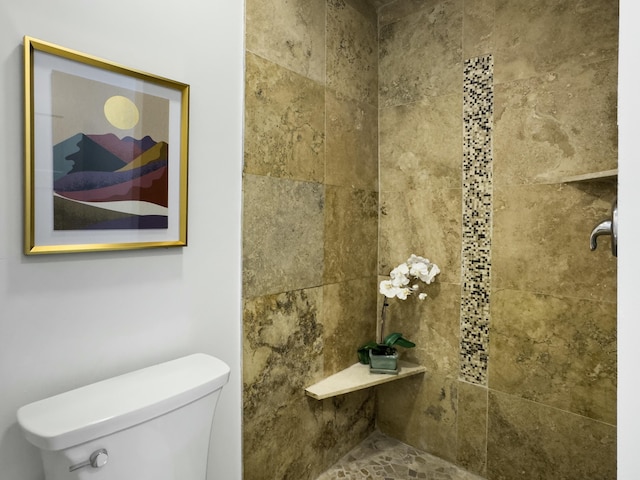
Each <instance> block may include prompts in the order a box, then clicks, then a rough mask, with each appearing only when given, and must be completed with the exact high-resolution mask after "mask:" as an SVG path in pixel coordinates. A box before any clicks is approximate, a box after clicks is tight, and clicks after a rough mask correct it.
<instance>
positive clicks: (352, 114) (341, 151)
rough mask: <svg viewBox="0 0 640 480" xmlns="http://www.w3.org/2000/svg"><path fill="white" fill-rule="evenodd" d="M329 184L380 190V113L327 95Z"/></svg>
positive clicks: (327, 93) (362, 104) (327, 174)
mask: <svg viewBox="0 0 640 480" xmlns="http://www.w3.org/2000/svg"><path fill="white" fill-rule="evenodd" d="M326 111H327V117H326V129H327V139H326V161H325V165H326V169H325V184H327V185H340V186H343V187H354V188H359V189H363V190H369V191H374V190H378V110H377V109H376V108H375V107H374V106H371V105H368V104H366V103H362V102H356V101H353V100H349V99H347V98H338V97H337V96H336V95H335V93H334V92H332V91H331V90H327V92H326Z"/></svg>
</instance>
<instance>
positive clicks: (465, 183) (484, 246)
mask: <svg viewBox="0 0 640 480" xmlns="http://www.w3.org/2000/svg"><path fill="white" fill-rule="evenodd" d="M492 131H493V56H492V55H487V56H483V57H477V58H472V59H470V60H467V61H465V64H464V77H463V160H462V201H463V206H462V282H461V283H462V294H461V298H462V302H461V306H460V378H461V379H462V380H464V381H467V382H470V383H475V384H479V385H486V383H487V363H488V347H489V292H490V280H491V225H492V210H493V148H492Z"/></svg>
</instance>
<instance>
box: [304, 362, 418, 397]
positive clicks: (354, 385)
mask: <svg viewBox="0 0 640 480" xmlns="http://www.w3.org/2000/svg"><path fill="white" fill-rule="evenodd" d="M398 363H399V365H400V372H398V374H397V375H388V374H385V373H370V372H369V365H362V364H360V363H355V364H353V365H351V366H350V367H348V368H345V369H344V370H342V371H340V372H338V373H335V374H333V375H331V376H330V377H327V378H325V379H324V380H321V381H319V382H318V383H315V384H313V385H311V386H310V387H307V388H305V393H306V394H307V395H308V396H310V397H312V398H315V399H316V400H324V399H325V398H330V397H335V396H336V395H343V394H345V393H350V392H355V391H357V390H362V389H364V388H368V387H373V386H374V385H380V384H383V383H388V382H393V381H395V380H400V379H402V378H407V377H410V376H412V375H417V374H419V373H424V372H426V371H427V368H426V367H423V366H422V365H416V364H415V363H410V362H405V361H403V360H399V361H398Z"/></svg>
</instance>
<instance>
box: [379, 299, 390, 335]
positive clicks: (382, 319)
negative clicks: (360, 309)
mask: <svg viewBox="0 0 640 480" xmlns="http://www.w3.org/2000/svg"><path fill="white" fill-rule="evenodd" d="M388 306H389V299H388V298H387V297H384V301H383V302H382V312H381V313H380V333H379V335H378V343H382V339H383V338H384V322H385V320H386V317H387V307H388Z"/></svg>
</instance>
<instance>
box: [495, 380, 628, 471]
mask: <svg viewBox="0 0 640 480" xmlns="http://www.w3.org/2000/svg"><path fill="white" fill-rule="evenodd" d="M487 477H488V478H491V479H505V480H506V479H514V480H515V479H524V478H526V479H527V480H547V479H551V478H553V479H563V480H584V479H586V478H593V479H595V478H598V479H607V480H609V479H615V478H616V429H615V427H613V426H611V425H607V424H605V423H601V422H598V421H595V420H591V419H588V418H585V417H581V416H579V415H573V414H571V413H568V412H564V411H561V410H557V409H555V408H551V407H547V406H544V405H541V404H539V403H535V402H531V401H528V400H523V399H520V398H518V397H514V396H510V395H505V394H502V393H498V392H495V391H493V390H490V391H489V429H488V451H487Z"/></svg>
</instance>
